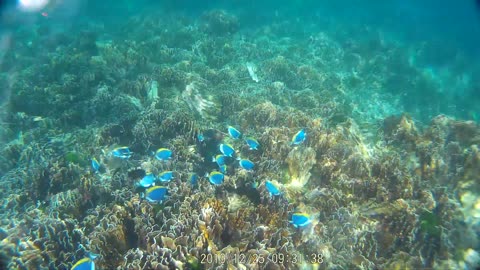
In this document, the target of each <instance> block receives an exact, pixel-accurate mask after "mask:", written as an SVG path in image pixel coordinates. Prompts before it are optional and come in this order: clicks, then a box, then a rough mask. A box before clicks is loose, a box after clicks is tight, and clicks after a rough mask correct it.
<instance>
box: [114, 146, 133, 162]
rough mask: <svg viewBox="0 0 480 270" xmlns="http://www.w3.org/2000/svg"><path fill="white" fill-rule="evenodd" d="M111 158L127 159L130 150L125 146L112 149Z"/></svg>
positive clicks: (130, 153)
mask: <svg viewBox="0 0 480 270" xmlns="http://www.w3.org/2000/svg"><path fill="white" fill-rule="evenodd" d="M112 156H114V157H117V158H121V159H129V158H130V157H131V156H132V152H131V151H130V148H128V147H127V146H122V147H117V148H115V149H113V151H112Z"/></svg>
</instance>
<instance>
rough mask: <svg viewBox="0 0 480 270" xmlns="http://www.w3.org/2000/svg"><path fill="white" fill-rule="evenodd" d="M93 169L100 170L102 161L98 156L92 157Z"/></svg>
mask: <svg viewBox="0 0 480 270" xmlns="http://www.w3.org/2000/svg"><path fill="white" fill-rule="evenodd" d="M92 169H93V171H94V172H96V173H97V172H99V171H100V163H99V162H98V160H97V159H96V158H92Z"/></svg>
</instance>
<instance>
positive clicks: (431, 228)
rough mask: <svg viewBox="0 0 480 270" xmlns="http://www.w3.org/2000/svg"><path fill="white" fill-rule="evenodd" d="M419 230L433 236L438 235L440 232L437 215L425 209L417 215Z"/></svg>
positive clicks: (439, 220) (439, 222)
mask: <svg viewBox="0 0 480 270" xmlns="http://www.w3.org/2000/svg"><path fill="white" fill-rule="evenodd" d="M419 222H420V231H421V232H423V233H425V234H428V235H430V236H433V237H439V236H440V233H441V229H440V225H441V219H440V217H439V216H438V215H436V214H435V213H433V212H430V211H428V210H425V211H424V212H423V213H421V214H420V216H419Z"/></svg>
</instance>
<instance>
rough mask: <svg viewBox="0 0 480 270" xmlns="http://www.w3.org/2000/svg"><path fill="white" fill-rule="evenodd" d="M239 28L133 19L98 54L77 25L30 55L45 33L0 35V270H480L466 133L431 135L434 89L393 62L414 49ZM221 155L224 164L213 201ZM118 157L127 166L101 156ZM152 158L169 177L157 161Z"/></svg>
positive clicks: (347, 36) (220, 14) (471, 147)
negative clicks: (231, 152)
mask: <svg viewBox="0 0 480 270" xmlns="http://www.w3.org/2000/svg"><path fill="white" fill-rule="evenodd" d="M242 18H243V17H240V16H238V17H237V14H236V13H230V12H229V11H225V10H218V9H216V10H211V11H208V12H205V13H203V15H202V16H201V17H200V18H199V19H194V18H192V17H189V16H184V15H176V16H174V18H172V17H171V16H159V15H158V14H157V15H150V16H133V17H131V18H126V19H125V23H124V25H121V26H120V27H119V26H115V31H113V30H112V29H107V30H111V31H113V32H112V33H116V34H115V35H113V37H109V36H108V35H104V34H102V32H103V30H102V31H100V29H97V28H96V27H99V28H101V26H95V25H89V26H85V27H86V28H87V29H88V30H82V31H81V32H78V35H74V34H69V33H63V34H62V35H64V36H62V35H60V34H58V35H59V36H58V38H55V39H52V40H50V41H49V42H47V43H46V44H45V45H42V44H43V43H42V42H43V41H45V40H44V39H43V38H42V35H39V32H41V31H47V30H45V29H43V28H39V29H37V30H38V32H36V31H33V30H23V31H27V32H26V33H24V34H23V35H25V36H22V34H21V33H17V34H15V35H18V37H16V38H18V39H19V40H20V41H21V42H16V43H15V44H13V45H12V48H11V50H10V51H9V52H6V53H5V61H4V63H2V65H13V63H14V62H18V65H16V66H15V68H16V71H15V72H16V75H15V80H12V81H11V82H10V83H7V82H6V79H5V78H3V77H0V79H1V82H0V85H2V86H3V85H7V84H11V85H8V87H10V88H12V89H14V91H12V93H11V97H10V99H9V100H8V101H7V102H6V108H5V109H4V110H3V111H2V112H1V119H2V120H3V121H4V122H5V123H2V125H1V126H0V128H2V131H0V135H1V138H0V139H1V142H2V144H1V146H0V187H1V189H2V194H4V196H3V197H2V200H1V203H2V207H1V210H0V217H1V219H0V241H1V242H0V268H1V267H5V268H10V269H68V268H71V266H72V265H73V264H74V263H75V261H77V260H78V259H81V258H83V257H85V256H87V255H88V254H90V253H93V254H98V255H99V257H98V258H97V259H96V260H95V263H96V265H97V267H98V268H99V269H417V268H438V269H442V268H445V269H446V268H449V269H466V268H469V269H474V268H475V267H477V266H478V264H479V261H480V259H479V257H480V255H479V252H480V251H479V242H478V237H477V236H478V235H479V233H480V212H479V205H480V200H479V199H478V198H479V193H480V184H479V183H480V150H479V147H478V144H479V142H480V127H479V126H478V124H476V123H475V122H474V121H464V120H459V119H455V118H453V117H449V116H446V115H438V116H435V117H433V116H434V115H436V114H438V113H439V112H440V111H438V110H437V109H435V108H433V107H434V105H439V107H440V108H441V107H444V105H445V103H446V102H445V100H444V99H442V98H441V97H440V95H439V94H438V93H437V92H438V91H440V90H437V89H439V88H442V87H444V86H441V85H438V83H437V82H436V80H435V78H436V77H435V76H436V75H435V72H434V71H428V70H425V69H424V68H422V69H421V68H414V67H413V66H412V64H411V63H408V61H407V60H405V59H411V58H409V57H408V55H407V54H406V53H405V51H417V50H413V49H412V47H409V45H401V44H397V43H394V42H390V41H389V40H385V38H384V37H381V35H378V33H377V32H371V31H373V30H371V29H362V30H359V33H355V31H352V32H349V31H347V30H345V31H346V32H345V31H337V30H338V29H333V30H332V29H330V31H332V32H324V31H323V30H322V31H321V32H319V31H318V29H317V28H315V27H314V26H313V25H310V24H303V23H302V22H300V21H286V20H283V19H280V18H278V20H279V21H277V22H275V23H272V24H271V25H269V26H268V27H267V26H265V27H261V28H259V29H255V30H248V31H244V29H243V27H244V23H243V21H242ZM240 21H242V24H241V25H242V28H241V27H240ZM247 25H248V24H247ZM104 27H107V26H104ZM245 27H247V26H245ZM42 29H43V30H42ZM139 29H140V30H139ZM294 29H302V31H301V33H297V32H292V31H294ZM315 29H316V30H315ZM313 30H315V31H313ZM29 31H31V33H30V32H29ZM250 31H251V32H250ZM295 31H298V30H295ZM325 31H326V30H325ZM27 33H28V35H27ZM291 33H296V35H290V34H291ZM306 33H309V34H306ZM352 35H354V36H356V35H366V36H369V37H371V40H369V41H368V42H364V43H358V42H356V41H354V40H352ZM26 36H28V38H27V37H26ZM379 36H380V37H379ZM119 37H120V38H119ZM29 43H31V45H28V44H29ZM26 44H27V45H26ZM29 46H34V47H35V46H38V47H39V48H38V51H39V52H40V53H42V55H44V57H40V58H39V59H38V62H35V61H33V60H32V59H35V54H34V53H33V52H32V48H33V47H29ZM402 46H406V47H402ZM247 63H249V64H248V65H249V66H250V67H252V66H253V65H252V64H251V63H255V66H256V70H255V74H256V75H257V77H255V76H252V77H250V76H251V74H249V73H248V69H247V68H246V66H247ZM386 66H388V67H391V70H387V68H385V67H386ZM3 69H5V67H3ZM2 76H3V75H2ZM255 78H256V79H255ZM410 78H411V79H410ZM446 80H448V79H446ZM451 84H454V83H452V82H451ZM386 89H388V90H386ZM402 89H409V90H408V91H407V92H406V93H407V94H406V95H407V96H408V98H412V97H417V94H416V93H415V91H417V92H419V89H425V91H426V92H429V93H432V99H435V100H436V101H435V102H434V105H432V107H431V108H430V109H429V110H430V111H428V113H426V111H427V109H426V108H424V107H426V106H427V105H426V104H427V103H428V102H427V100H426V97H422V99H415V102H412V103H413V104H405V102H404V103H402V100H403V99H404V98H405V97H399V96H398V95H400V93H401V92H402ZM392 96H393V97H392ZM365 97H369V98H370V99H369V100H368V102H365ZM389 98H390V99H393V101H391V102H384V101H385V100H387V99H389ZM415 103H418V104H419V105H418V104H417V106H418V107H412V106H414V105H415ZM401 104H403V105H401ZM407 105H408V106H407ZM2 108H3V107H2ZM413 108H416V109H418V111H420V112H421V113H423V114H421V115H422V117H420V118H419V117H418V116H419V114H418V112H417V111H415V110H413ZM405 109H412V110H405ZM403 111H408V112H409V113H408V114H407V113H402V112H403ZM447 111H448V110H447ZM424 115H427V116H424ZM424 117H425V118H432V117H433V118H432V119H431V121H430V122H425V121H419V119H421V120H425V119H423V118H424ZM230 125H232V126H235V127H236V128H238V129H239V130H240V131H241V132H242V134H243V136H244V137H242V138H240V139H233V138H230V137H229V136H228V134H227V129H226V127H227V126H230ZM4 126H5V128H4ZM300 129H305V130H306V133H307V137H306V140H305V142H303V143H302V144H299V145H292V144H291V138H292V135H293V134H295V133H296V132H297V131H298V130H300ZM246 136H248V137H252V138H255V139H256V140H258V142H259V147H258V149H256V150H252V149H249V147H248V145H246V143H245V138H246ZM221 143H228V144H231V145H232V147H233V148H234V149H235V150H236V155H235V157H233V158H227V159H226V165H227V170H226V172H225V181H224V183H222V184H221V185H212V184H211V183H210V182H209V180H208V179H207V177H205V175H206V173H211V172H212V171H217V170H219V168H218V166H217V164H216V163H214V162H212V157H213V156H215V155H217V154H219V148H218V147H219V144H221ZM120 146H123V147H129V149H131V152H132V155H131V157H130V156H129V157H128V158H125V159H122V158H118V157H115V156H112V155H111V154H110V153H111V151H112V150H113V149H115V148H116V147H120ZM163 147H165V148H169V149H170V150H171V151H172V152H173V155H172V158H171V159H170V160H165V161H160V160H157V159H155V157H154V154H153V153H155V151H156V150H157V149H159V148H163ZM93 158H95V159H96V160H98V163H99V166H100V169H94V168H91V163H90V162H91V160H92V159H93ZM236 158H242V159H249V160H251V161H252V162H253V163H254V164H255V166H254V169H253V170H251V171H246V170H243V169H242V168H240V167H239V165H238V161H237V160H236ZM163 171H172V172H173V175H174V177H173V179H172V180H171V181H170V182H162V181H161V180H160V179H156V183H155V184H156V185H163V186H165V187H166V188H167V190H168V191H167V194H166V196H165V198H164V200H162V202H161V203H151V202H149V201H148V200H147V199H145V192H146V190H145V188H143V187H141V186H138V185H137V183H138V181H139V180H140V179H142V178H143V177H144V176H145V175H147V174H150V173H151V174H153V175H157V176H158V175H159V174H160V173H161V172H163ZM191 173H196V174H197V176H198V179H197V182H196V183H192V182H191V178H190V177H189V176H190V175H191ZM266 181H271V182H273V183H276V184H277V185H278V187H279V189H280V194H271V193H270V192H269V191H268V190H267V188H266V186H265V182H266ZM298 212H301V213H305V214H306V215H308V216H309V222H308V224H306V225H305V226H300V227H299V228H297V227H298V226H297V227H295V226H294V224H291V223H290V220H291V217H292V214H293V213H298ZM295 225H297V224H295ZM293 258H296V259H295V260H293Z"/></svg>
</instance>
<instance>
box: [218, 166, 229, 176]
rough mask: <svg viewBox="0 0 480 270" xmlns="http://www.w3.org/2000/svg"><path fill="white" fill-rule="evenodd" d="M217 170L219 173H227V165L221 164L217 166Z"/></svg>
mask: <svg viewBox="0 0 480 270" xmlns="http://www.w3.org/2000/svg"><path fill="white" fill-rule="evenodd" d="M218 170H219V171H220V172H221V173H223V174H226V173H227V165H225V164H223V165H222V166H218Z"/></svg>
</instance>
